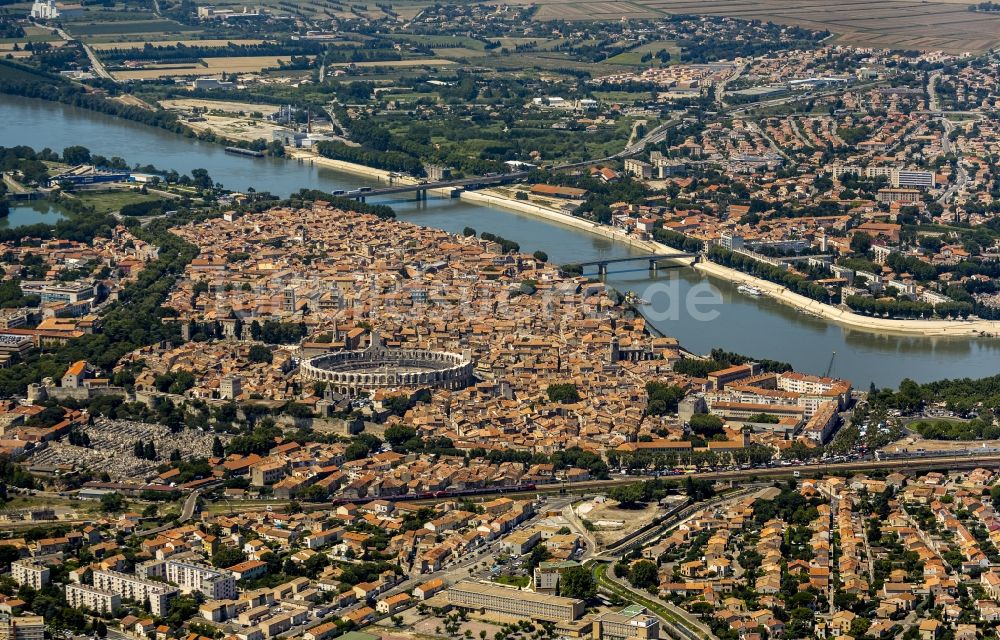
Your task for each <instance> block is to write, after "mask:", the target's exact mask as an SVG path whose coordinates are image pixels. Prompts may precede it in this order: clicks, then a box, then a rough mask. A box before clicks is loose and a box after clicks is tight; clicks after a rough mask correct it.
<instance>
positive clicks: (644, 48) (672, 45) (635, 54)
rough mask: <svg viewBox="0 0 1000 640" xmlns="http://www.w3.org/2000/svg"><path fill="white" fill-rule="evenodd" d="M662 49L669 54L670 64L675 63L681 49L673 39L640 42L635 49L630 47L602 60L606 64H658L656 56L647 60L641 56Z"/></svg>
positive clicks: (678, 58) (677, 60)
mask: <svg viewBox="0 0 1000 640" xmlns="http://www.w3.org/2000/svg"><path fill="white" fill-rule="evenodd" d="M663 49H666V50H667V53H669V54H670V64H676V63H677V62H679V61H680V59H681V49H680V47H678V46H677V43H676V42H674V41H673V40H657V41H655V42H647V43H646V44H641V45H639V46H638V47H636V48H635V49H631V50H629V51H626V52H624V53H619V54H618V55H616V56H613V57H611V58H608V59H607V60H605V61H604V62H605V63H606V64H627V65H653V66H659V64H660V61H659V60H658V59H656V58H653V59H652V60H649V61H647V62H643V61H642V57H643V56H644V55H646V54H647V53H652V54H656V52H657V51H661V50H663Z"/></svg>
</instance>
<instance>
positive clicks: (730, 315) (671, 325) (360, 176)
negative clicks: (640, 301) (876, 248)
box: [0, 95, 1000, 387]
mask: <svg viewBox="0 0 1000 640" xmlns="http://www.w3.org/2000/svg"><path fill="white" fill-rule="evenodd" d="M0 118H2V120H3V122H4V123H5V125H6V126H5V129H4V134H5V136H6V139H5V142H4V144H6V145H7V146H16V145H25V146H31V147H35V148H43V147H49V148H51V149H62V148H64V147H67V146H70V145H73V144H79V143H80V141H86V145H87V147H88V148H89V149H90V151H91V152H92V153H98V154H101V155H105V156H107V157H111V156H114V155H118V156H121V157H124V158H127V159H128V161H129V162H130V163H133V162H134V163H140V164H146V163H149V164H155V165H156V166H159V167H165V168H172V169H175V170H177V171H179V172H181V173H189V172H191V171H192V170H194V169H197V168H203V169H206V170H207V171H208V172H209V174H210V175H211V176H212V179H213V181H215V182H221V183H222V184H224V185H226V187H227V188H230V189H235V190H245V189H247V188H249V187H253V188H254V189H256V190H257V191H268V192H270V193H273V194H274V195H276V196H278V197H282V198H284V197H288V196H290V195H292V194H294V193H296V192H297V191H299V190H300V189H303V188H305V189H315V190H319V191H325V192H328V193H333V192H335V191H338V190H344V191H351V190H355V189H358V188H361V187H372V188H378V187H379V186H385V185H386V181H385V175H386V173H379V172H377V171H372V170H371V169H369V168H359V167H356V166H354V167H348V166H345V165H338V164H336V163H334V162H330V163H326V162H325V161H324V163H323V164H322V165H321V164H318V163H317V164H313V163H311V162H308V161H305V160H303V161H302V162H298V161H296V160H295V159H294V158H292V157H270V156H269V157H266V158H247V157H243V156H237V155H233V154H229V153H226V152H225V150H224V148H223V146H222V145H219V144H215V143H209V142H206V141H203V140H198V139H197V138H193V137H187V136H184V135H177V134H176V133H173V132H169V131H165V130H162V129H158V128H156V127H151V126H147V125H145V124H139V123H136V122H132V121H128V120H123V119H121V118H115V117H113V116H110V115H106V114H102V113H98V112H95V111H93V110H88V109H82V108H79V107H74V106H69V105H65V104H62V103H58V102H51V101H44V100H38V99H33V98H19V97H15V96H3V95H0ZM291 155H292V153H291V150H289V156H291ZM334 166H340V167H341V168H342V169H345V171H341V170H338V169H336V168H333V167H334ZM347 170H349V171H347ZM380 178H381V180H380ZM498 191H501V192H507V190H505V189H503V188H499V189H498ZM477 193H478V192H477ZM483 195H488V194H482V193H478V195H471V194H470V195H469V196H466V197H465V200H463V199H461V198H459V197H447V196H448V194H447V193H442V194H441V196H438V195H437V193H434V192H432V193H429V194H428V198H427V199H421V200H417V199H416V198H414V197H412V196H410V195H407V194H403V195H400V196H393V197H388V198H369V199H368V200H369V202H371V201H373V200H375V201H377V202H379V203H382V204H387V205H389V206H391V207H392V208H393V209H395V210H396V215H397V217H398V218H399V219H400V220H404V221H407V222H412V223H413V224H417V225H420V226H424V227H430V228H436V229H443V230H445V231H448V232H451V233H457V234H461V233H462V232H463V229H465V228H469V227H471V228H474V229H479V230H488V231H490V232H492V233H495V234H497V235H500V236H503V237H504V238H508V239H510V240H513V241H515V242H518V243H519V244H520V245H521V247H522V248H523V249H524V250H525V251H526V252H528V253H531V252H532V251H535V250H541V251H545V252H546V253H547V254H548V255H549V259H550V260H551V261H552V262H553V263H556V264H568V263H573V262H592V261H597V260H601V259H605V258H606V259H617V258H622V257H628V256H633V257H637V256H641V255H643V254H645V253H649V252H650V251H651V250H657V251H659V250H660V248H659V247H653V248H651V247H648V246H647V247H643V245H642V244H639V243H638V242H637V241H636V240H635V239H633V238H622V237H619V236H615V235H614V234H612V233H610V231H611V230H610V229H596V230H595V229H594V225H593V224H592V223H589V222H587V221H585V220H580V219H574V218H572V217H571V216H568V215H566V214H565V213H563V212H561V211H560V210H559V209H560V206H559V205H558V204H550V205H549V208H550V209H554V211H551V212H546V214H545V215H544V216H543V215H536V213H537V212H536V211H530V210H526V209H525V207H524V204H525V203H524V202H523V201H517V202H514V201H511V202H507V201H500V200H497V199H495V198H494V199H492V200H489V201H486V200H482V199H481V198H482V196H483ZM507 195H509V196H511V197H513V194H512V193H510V192H507ZM532 201H534V198H533V199H532ZM480 202H482V204H480ZM487 202H490V203H491V204H487ZM529 204H530V203H529ZM540 204H545V203H544V202H540ZM669 273H670V277H669V280H668V279H667V278H665V277H664V275H665V274H664V272H663V271H661V272H660V275H659V276H654V275H653V274H650V273H649V271H648V270H647V269H646V265H645V264H643V263H642V262H641V261H640V262H638V263H636V265H634V266H633V265H623V266H622V267H621V268H615V269H612V270H611V271H610V273H609V275H608V277H607V279H606V280H605V281H606V282H607V283H608V285H609V286H611V287H613V288H615V289H616V290H619V291H636V292H638V293H639V294H640V295H643V294H644V292H646V291H647V289H648V288H649V287H651V286H654V285H656V286H657V287H662V286H663V285H664V284H667V285H669V286H670V287H671V291H674V292H675V293H676V294H677V295H680V296H687V295H689V292H691V291H693V290H694V287H696V286H699V285H701V288H702V289H699V290H698V292H697V293H698V294H699V295H700V294H701V293H703V288H704V283H707V282H710V283H712V289H713V291H714V292H715V294H716V298H717V300H718V301H719V304H718V305H716V306H715V307H714V309H715V310H716V311H717V312H718V315H717V316H716V317H715V318H714V319H712V320H710V321H706V320H705V319H704V318H702V317H695V316H694V315H692V314H691V313H689V312H688V310H687V309H686V308H685V307H684V306H683V305H681V307H680V309H679V310H678V313H677V314H672V315H671V316H670V317H668V318H658V319H656V318H652V317H648V319H649V321H648V324H649V325H650V326H651V327H653V328H655V329H656V330H658V331H660V332H662V333H664V334H665V335H669V336H672V337H675V338H677V339H678V340H679V341H680V342H681V344H683V345H685V347H687V348H688V349H689V350H691V351H693V352H694V353H707V352H708V351H709V350H710V349H713V348H716V347H718V348H721V349H724V350H727V351H732V352H736V353H747V354H752V355H759V356H760V357H767V358H773V359H776V360H781V361H784V362H789V363H791V364H792V365H793V366H794V367H795V369H796V370H797V371H804V372H809V373H816V374H822V373H823V372H824V371H826V370H827V369H828V367H829V362H830V356H831V353H832V352H836V354H837V356H836V364H835V365H834V367H833V373H834V375H837V376H838V377H842V378H846V379H848V380H852V381H854V382H855V383H856V385H857V386H859V387H867V386H868V384H869V383H871V382H874V383H875V384H877V385H878V386H889V387H895V386H896V385H898V384H899V383H900V381H901V380H902V379H904V378H912V379H914V380H916V381H917V382H930V381H933V380H939V379H942V378H961V377H966V376H968V377H974V378H975V377H985V376H989V375H994V374H996V371H997V365H996V363H997V362H998V361H1000V340H982V339H981V338H979V337H978V336H975V337H972V336H961V335H947V336H944V337H935V336H930V337H928V336H925V335H921V334H920V332H914V333H913V334H911V335H897V334H895V333H893V332H891V331H861V330H852V329H850V328H849V326H847V325H846V324H844V323H840V322H837V321H836V320H828V319H825V318H821V317H818V315H814V314H811V313H800V312H798V311H797V310H795V308H794V307H792V306H790V305H787V304H783V303H781V302H779V301H778V298H775V297H770V296H761V297H759V298H753V297H750V296H747V295H745V294H742V293H740V292H739V291H738V290H737V286H736V285H734V284H731V283H730V280H729V279H723V278H719V277H714V276H711V279H710V280H707V279H706V274H704V273H700V272H699V271H696V270H694V269H673V270H670V272H669ZM732 280H733V281H735V280H736V278H735V276H734V277H733V278H732ZM648 311H649V310H648V309H647V313H648Z"/></svg>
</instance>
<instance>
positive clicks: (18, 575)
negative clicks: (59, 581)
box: [10, 560, 49, 591]
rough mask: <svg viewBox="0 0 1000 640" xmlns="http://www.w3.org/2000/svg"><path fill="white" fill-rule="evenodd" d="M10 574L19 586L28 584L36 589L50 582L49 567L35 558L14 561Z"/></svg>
mask: <svg viewBox="0 0 1000 640" xmlns="http://www.w3.org/2000/svg"><path fill="white" fill-rule="evenodd" d="M10 575H11V577H12V578H13V579H14V582H16V583H17V584H18V585H19V586H22V587H23V586H25V585H28V586H29V587H31V588H32V589H35V590H36V591H37V590H38V589H41V588H42V587H44V586H45V585H47V584H48V583H49V568H48V567H45V566H42V565H41V564H39V563H37V562H36V561H34V560H18V561H17V562H12V563H11V564H10Z"/></svg>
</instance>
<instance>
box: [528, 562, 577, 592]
mask: <svg viewBox="0 0 1000 640" xmlns="http://www.w3.org/2000/svg"><path fill="white" fill-rule="evenodd" d="M579 566H580V563H578V562H573V561H571V560H546V561H544V562H542V563H540V564H539V565H538V566H537V567H535V570H534V572H532V581H531V588H532V590H533V591H534V592H535V593H545V594H550V595H555V594H557V593H558V592H559V579H560V577H561V576H562V572H563V571H565V570H566V569H569V568H570V567H579Z"/></svg>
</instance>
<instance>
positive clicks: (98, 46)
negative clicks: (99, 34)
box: [90, 39, 264, 51]
mask: <svg viewBox="0 0 1000 640" xmlns="http://www.w3.org/2000/svg"><path fill="white" fill-rule="evenodd" d="M263 42H264V41H263V40H254V39H232V40H135V41H124V42H100V43H95V44H92V45H90V48H91V49H93V50H94V51H107V50H109V49H142V48H143V47H145V46H146V45H147V44H148V45H151V46H154V47H176V46H179V45H183V46H185V47H218V48H224V47H228V46H229V45H231V44H235V45H245V44H248V45H249V44H261V43H263Z"/></svg>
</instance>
